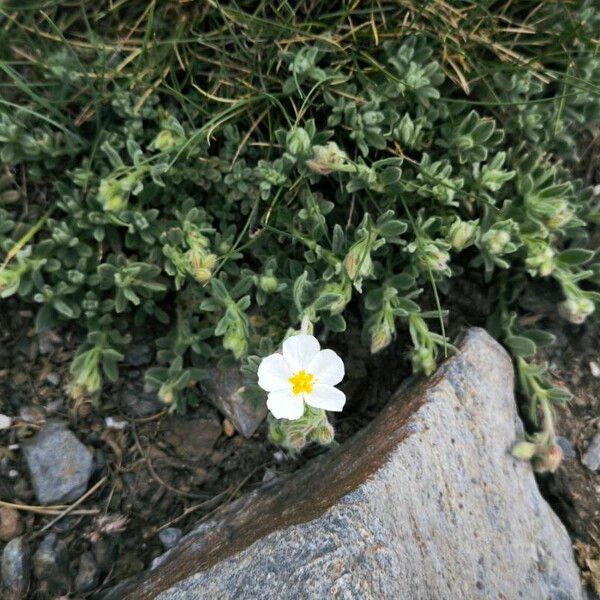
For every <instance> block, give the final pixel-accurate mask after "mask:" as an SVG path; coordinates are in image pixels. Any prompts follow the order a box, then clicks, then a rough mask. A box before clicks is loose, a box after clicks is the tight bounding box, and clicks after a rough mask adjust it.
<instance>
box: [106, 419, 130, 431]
mask: <svg viewBox="0 0 600 600" xmlns="http://www.w3.org/2000/svg"><path fill="white" fill-rule="evenodd" d="M104 423H105V424H106V426H107V427H108V428H109V429H125V427H127V421H121V420H119V419H113V418H112V417H106V419H104Z"/></svg>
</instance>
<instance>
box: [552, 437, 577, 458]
mask: <svg viewBox="0 0 600 600" xmlns="http://www.w3.org/2000/svg"><path fill="white" fill-rule="evenodd" d="M556 443H557V444H558V445H559V446H560V448H561V450H562V451H563V456H564V457H565V458H575V456H577V455H576V453H575V449H574V448H573V444H571V441H570V440H568V439H567V438H566V437H562V436H560V435H559V436H557V438H556Z"/></svg>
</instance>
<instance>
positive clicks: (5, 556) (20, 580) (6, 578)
mask: <svg viewBox="0 0 600 600" xmlns="http://www.w3.org/2000/svg"><path fill="white" fill-rule="evenodd" d="M29 579H30V577H29V552H28V549H27V546H26V544H25V541H24V540H23V538H22V537H19V538H15V539H14V540H11V541H10V542H8V544H6V546H4V551H3V552H2V583H3V584H4V589H5V591H6V593H7V594H8V596H7V598H22V597H24V596H25V593H26V592H27V588H29ZM1 597H2V598H4V596H1Z"/></svg>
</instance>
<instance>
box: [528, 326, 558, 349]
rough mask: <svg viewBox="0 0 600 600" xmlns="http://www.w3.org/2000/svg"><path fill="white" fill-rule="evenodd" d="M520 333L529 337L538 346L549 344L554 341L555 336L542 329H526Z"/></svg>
mask: <svg viewBox="0 0 600 600" xmlns="http://www.w3.org/2000/svg"><path fill="white" fill-rule="evenodd" d="M522 335H523V336H525V337H526V338H529V339H530V340H531V341H532V342H533V343H534V344H535V345H536V346H537V347H538V348H543V347H544V346H551V345H552V344H554V342H555V341H556V336H555V335H553V334H551V333H550V332H548V331H544V330H542V329H527V330H526V331H523V332H522Z"/></svg>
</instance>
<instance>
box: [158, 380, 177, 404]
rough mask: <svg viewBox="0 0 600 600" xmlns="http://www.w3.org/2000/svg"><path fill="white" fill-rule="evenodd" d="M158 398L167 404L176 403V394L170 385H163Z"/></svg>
mask: <svg viewBox="0 0 600 600" xmlns="http://www.w3.org/2000/svg"><path fill="white" fill-rule="evenodd" d="M158 397H159V398H160V399H161V400H162V401H163V402H164V403H165V404H173V402H174V401H175V394H174V393H173V388H172V387H171V386H170V385H169V384H166V383H163V385H161V386H160V389H159V390H158Z"/></svg>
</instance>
